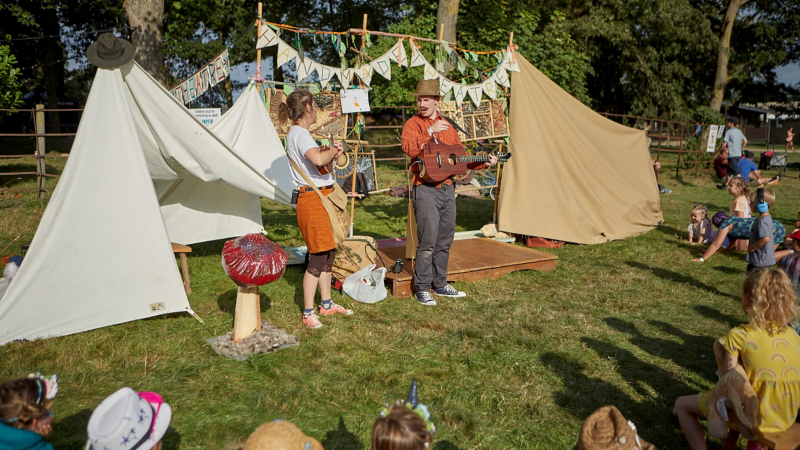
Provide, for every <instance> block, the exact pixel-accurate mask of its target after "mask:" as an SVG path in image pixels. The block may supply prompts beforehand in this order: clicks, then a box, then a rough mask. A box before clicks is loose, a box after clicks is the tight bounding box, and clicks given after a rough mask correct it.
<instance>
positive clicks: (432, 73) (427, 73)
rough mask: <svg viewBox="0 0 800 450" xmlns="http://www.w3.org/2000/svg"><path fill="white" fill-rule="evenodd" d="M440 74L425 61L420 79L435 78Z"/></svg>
mask: <svg viewBox="0 0 800 450" xmlns="http://www.w3.org/2000/svg"><path fill="white" fill-rule="evenodd" d="M411 65H412V66H413V65H414V64H413V63H412V64H411ZM440 76H441V75H439V72H438V71H437V70H436V68H435V67H433V66H432V65H430V64H429V63H428V61H425V70H424V71H423V72H422V79H423V80H435V79H437V78H439V77H440Z"/></svg>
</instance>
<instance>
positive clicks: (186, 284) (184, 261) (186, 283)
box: [172, 242, 192, 295]
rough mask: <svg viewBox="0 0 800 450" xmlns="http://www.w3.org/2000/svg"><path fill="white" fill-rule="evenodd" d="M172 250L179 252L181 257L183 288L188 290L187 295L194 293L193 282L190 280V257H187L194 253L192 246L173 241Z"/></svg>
mask: <svg viewBox="0 0 800 450" xmlns="http://www.w3.org/2000/svg"><path fill="white" fill-rule="evenodd" d="M172 252H173V253H177V254H178V256H179V257H180V258H181V273H182V274H183V288H184V289H185V290H186V295H189V294H191V293H192V283H191V281H190V280H189V259H188V258H187V257H186V254H187V253H192V247H189V246H188V245H181V244H176V243H174V242H172Z"/></svg>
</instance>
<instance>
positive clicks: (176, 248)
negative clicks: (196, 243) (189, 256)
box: [171, 242, 192, 253]
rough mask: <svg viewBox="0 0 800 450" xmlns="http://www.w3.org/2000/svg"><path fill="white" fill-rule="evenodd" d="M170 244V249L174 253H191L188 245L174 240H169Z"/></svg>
mask: <svg viewBox="0 0 800 450" xmlns="http://www.w3.org/2000/svg"><path fill="white" fill-rule="evenodd" d="M171 244H172V251H173V252H174V253H192V247H189V246H188V245H181V244H176V243H174V242H171Z"/></svg>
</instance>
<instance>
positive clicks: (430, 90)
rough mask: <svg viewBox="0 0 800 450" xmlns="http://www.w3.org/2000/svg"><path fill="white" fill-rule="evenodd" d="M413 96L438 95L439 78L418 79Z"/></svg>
mask: <svg viewBox="0 0 800 450" xmlns="http://www.w3.org/2000/svg"><path fill="white" fill-rule="evenodd" d="M411 95H413V96H415V97H439V80H419V83H417V91H416V92H414V93H413V94H411Z"/></svg>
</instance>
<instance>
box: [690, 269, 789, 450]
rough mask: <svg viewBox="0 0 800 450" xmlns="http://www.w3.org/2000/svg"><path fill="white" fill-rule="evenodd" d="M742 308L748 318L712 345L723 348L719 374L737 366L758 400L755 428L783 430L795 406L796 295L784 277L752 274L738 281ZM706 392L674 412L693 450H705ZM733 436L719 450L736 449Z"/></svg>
mask: <svg viewBox="0 0 800 450" xmlns="http://www.w3.org/2000/svg"><path fill="white" fill-rule="evenodd" d="M742 290H743V292H742V309H744V312H745V313H746V314H747V316H748V317H749V318H750V323H748V324H747V325H740V326H737V327H735V328H733V329H731V330H730V331H728V334H727V335H725V336H724V337H722V338H720V339H719V340H718V341H715V342H714V347H715V348H718V347H721V348H722V349H724V350H725V352H724V353H725V355H726V358H725V362H724V368H722V369H720V373H719V375H720V376H722V375H724V374H725V373H726V372H727V371H728V370H731V369H733V368H734V367H736V365H737V364H741V365H742V367H743V368H744V370H745V372H746V373H747V378H748V379H749V381H750V384H752V386H753V389H754V390H755V392H756V395H757V396H758V398H759V403H758V415H757V424H758V429H759V430H760V432H761V433H777V432H781V431H784V430H786V429H788V428H789V427H790V426H791V425H792V424H793V423H794V421H795V419H796V418H797V409H798V406H800V403H798V399H800V355H798V354H797V352H796V351H795V349H797V348H798V346H800V336H798V335H797V333H796V332H795V331H794V329H793V328H791V326H793V325H794V324H795V323H796V322H797V319H798V311H797V291H796V290H795V288H794V287H793V286H792V283H791V281H790V280H789V278H788V277H787V276H786V274H785V273H783V272H782V271H780V270H779V269H776V268H771V269H763V270H758V271H756V272H753V273H751V274H750V275H749V276H748V277H747V278H746V279H745V281H744V286H743V289H742ZM710 401H711V391H705V392H701V393H700V394H698V395H687V396H683V397H678V399H677V400H676V401H675V412H676V414H677V415H678V420H679V421H680V424H681V429H683V434H684V436H686V440H687V441H688V442H689V446H690V447H691V448H692V449H693V450H701V449H702V450H705V449H706V448H707V447H706V439H705V434H704V433H703V426H702V425H701V424H700V418H701V417H708V411H709V408H713V407H716V405H711V404H710ZM738 436H739V434H738V432H731V433H729V434H728V439H727V440H726V441H725V446H723V448H724V449H733V448H735V446H736V439H737V438H738Z"/></svg>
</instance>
